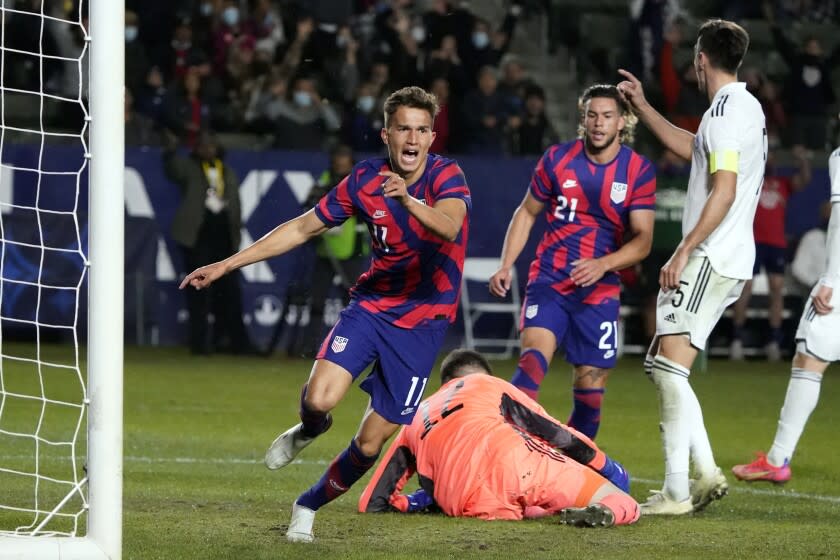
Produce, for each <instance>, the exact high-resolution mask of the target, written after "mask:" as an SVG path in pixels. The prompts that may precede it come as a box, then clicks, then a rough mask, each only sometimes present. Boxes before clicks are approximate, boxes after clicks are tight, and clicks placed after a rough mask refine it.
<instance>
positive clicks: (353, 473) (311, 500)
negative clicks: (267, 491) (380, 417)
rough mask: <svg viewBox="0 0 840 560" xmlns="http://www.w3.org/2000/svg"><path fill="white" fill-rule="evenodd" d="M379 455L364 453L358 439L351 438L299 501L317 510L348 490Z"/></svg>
mask: <svg viewBox="0 0 840 560" xmlns="http://www.w3.org/2000/svg"><path fill="white" fill-rule="evenodd" d="M378 457H379V454H378V453H377V454H376V455H374V456H373V457H368V456H367V455H365V454H363V453H362V451H361V449H359V446H358V445H356V440H355V439H353V440H351V441H350V445H349V446H348V447H347V449H345V450H344V451H342V452H341V454H340V455H338V457H336V458H335V459H333V462H332V463H331V464H330V466H329V467H327V470H326V472H325V473H324V475H323V476H322V477H321V479H320V480H319V481H318V482H316V483H315V485H314V486H312V487H311V488H310V489H309V490H307V491H306V492H304V493H303V494H301V495H300V497H298V499H297V503H298V504H300V505H302V506H304V507H307V508H309V509H311V510H312V511H317V510H318V508H320V507H321V506H323V505H324V504H326V503H328V502H331V501H333V500H335V499H336V498H338V497H339V496H341V495H342V494H344V493H345V492H347V491H348V490H349V489H350V487H351V486H353V484H354V483H355V482H356V481H357V480H359V479H360V478H362V476H364V474H365V473H366V472H368V470H370V468H371V467H372V466H373V465H374V464H375V463H376V459H377V458H378Z"/></svg>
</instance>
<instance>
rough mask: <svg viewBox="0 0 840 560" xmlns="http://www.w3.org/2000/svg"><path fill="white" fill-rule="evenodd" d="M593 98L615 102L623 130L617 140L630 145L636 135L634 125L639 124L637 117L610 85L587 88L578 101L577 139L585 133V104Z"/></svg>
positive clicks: (616, 89) (596, 85) (615, 88)
mask: <svg viewBox="0 0 840 560" xmlns="http://www.w3.org/2000/svg"><path fill="white" fill-rule="evenodd" d="M594 97H606V98H608V99H614V100H615V104H616V105H618V108H619V110H620V111H621V116H622V117H624V128H623V129H621V131H620V132H619V135H618V140H619V142H621V143H622V144H632V143H633V139H634V138H635V135H636V124H637V123H638V122H639V117H637V116H636V113H634V112H633V110H632V109H630V105H629V104H628V103H627V102H626V101H624V99H622V97H621V94H620V93H619V92H618V88H617V87H616V86H614V85H610V84H595V85H592V86H589V87H588V88H586V90H585V91H584V92H583V94H582V95H581V96H580V98H579V99H578V113H579V114H580V122H579V123H578V129H577V133H578V138H583V136H584V134H585V132H586V131H585V129H584V128H583V119H584V117H585V116H586V104H587V103H589V101H590V100H591V99H592V98H594Z"/></svg>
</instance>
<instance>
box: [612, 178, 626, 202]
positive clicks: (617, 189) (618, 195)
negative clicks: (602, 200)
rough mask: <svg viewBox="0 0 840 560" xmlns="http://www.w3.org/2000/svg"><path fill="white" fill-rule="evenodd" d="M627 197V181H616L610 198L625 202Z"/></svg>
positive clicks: (614, 200)
mask: <svg viewBox="0 0 840 560" xmlns="http://www.w3.org/2000/svg"><path fill="white" fill-rule="evenodd" d="M625 198H627V183H618V182H614V183H613V184H612V189H610V200H612V201H613V202H614V203H616V204H619V203H621V202H624V199H625Z"/></svg>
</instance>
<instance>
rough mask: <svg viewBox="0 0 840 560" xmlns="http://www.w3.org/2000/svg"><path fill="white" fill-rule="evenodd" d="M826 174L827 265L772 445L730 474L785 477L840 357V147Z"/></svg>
mask: <svg viewBox="0 0 840 560" xmlns="http://www.w3.org/2000/svg"><path fill="white" fill-rule="evenodd" d="M828 174H829V177H830V178H831V218H829V221H828V234H827V235H826V255H827V259H826V267H825V272H824V273H823V275H822V277H821V278H820V280H819V282H817V285H816V286H814V289H813V290H811V296H810V297H809V299H808V303H806V304H805V309H804V310H803V312H802V318H800V319H799V328H798V329H797V330H796V355H795V356H794V357H793V364H792V366H791V370H790V382H789V383H788V388H787V394H786V395H785V404H784V405H783V406H782V411H781V414H780V415H779V425H778V427H777V428H776V437H775V438H774V439H773V446H772V447H770V452H769V453H767V454H766V455H765V454H764V453H758V454H757V457H756V459H755V461H753V462H752V463H748V464H746V465H735V466H734V467H732V472H733V473H734V474H735V476H736V477H737V478H739V479H740V480H747V481H754V480H766V481H769V482H775V483H777V484H782V483H784V482H787V481H788V480H790V475H791V472H790V458H791V457H792V456H793V452H794V450H796V444H797V443H798V442H799V437H800V436H801V435H802V431H803V430H804V429H805V424H806V423H807V422H808V417H809V416H810V415H811V412H813V411H814V408H816V406H817V401H818V400H819V398H820V383H821V382H822V376H823V372H825V368H827V367H828V364H829V363H831V362H836V361H840V335H838V334H837V333H839V332H840V289H838V290H835V289H834V288H835V287H838V288H840V148H838V149H836V150H834V152H833V153H832V154H831V156H829V158H828Z"/></svg>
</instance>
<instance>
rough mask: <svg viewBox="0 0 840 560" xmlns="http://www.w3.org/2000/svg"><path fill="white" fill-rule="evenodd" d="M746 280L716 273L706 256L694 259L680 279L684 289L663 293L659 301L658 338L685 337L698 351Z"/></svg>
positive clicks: (657, 307) (689, 260)
mask: <svg viewBox="0 0 840 560" xmlns="http://www.w3.org/2000/svg"><path fill="white" fill-rule="evenodd" d="M745 283H746V282H745V281H744V280H738V279H737V278H727V277H726V276H721V275H719V274H718V273H717V272H715V270H714V268H712V265H711V263H710V262H709V259H708V258H706V257H690V258H689V259H688V264H687V265H686V267H685V269H684V270H683V272H682V275H681V276H680V287H679V288H676V289H673V290H667V291H666V290H662V289H660V290H659V296H658V297H657V300H656V335H657V336H661V335H669V334H684V335H686V336H688V338H689V341H690V342H691V345H692V346H694V347H695V348H697V349H698V350H704V349H705V348H706V340H707V339H708V338H709V335H710V334H711V332H712V329H714V328H715V325H716V324H717V322H718V321H719V320H720V317H721V315H723V312H724V310H725V309H726V308H727V307H729V306H730V305H732V304H733V303H735V301H736V300H737V299H738V297H739V296H740V295H741V291H742V290H743V289H744V284H745Z"/></svg>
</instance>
